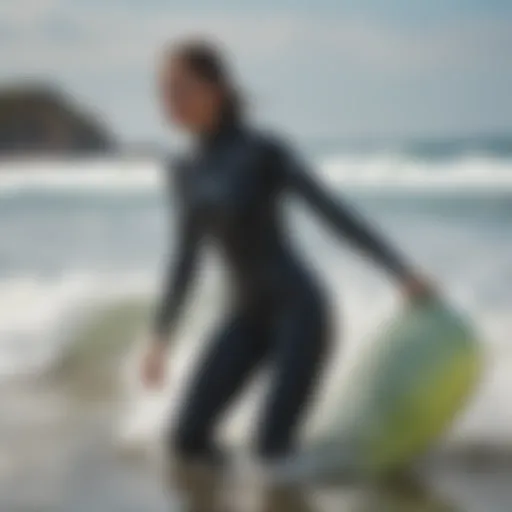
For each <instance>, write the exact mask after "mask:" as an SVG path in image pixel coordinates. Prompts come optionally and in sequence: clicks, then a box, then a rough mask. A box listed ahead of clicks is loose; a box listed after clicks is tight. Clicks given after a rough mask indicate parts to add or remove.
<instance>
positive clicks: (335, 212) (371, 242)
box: [278, 151, 411, 279]
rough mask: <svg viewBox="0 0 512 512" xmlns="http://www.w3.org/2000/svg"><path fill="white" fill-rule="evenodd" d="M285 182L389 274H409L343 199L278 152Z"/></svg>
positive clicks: (300, 166)
mask: <svg viewBox="0 0 512 512" xmlns="http://www.w3.org/2000/svg"><path fill="white" fill-rule="evenodd" d="M278 155H279V156H278V158H279V160H280V167H281V168H282V169H283V170H284V172H285V176H286V182H287V185H288V186H289V187H290V188H291V189H292V190H293V191H294V192H295V193H297V194H298V195H299V196H300V197H301V198H302V199H304V200H305V201H306V202H307V203H308V204H309V205H310V206H311V207H312V208H313V209H314V210H315V211H316V212H318V213H319V214H320V215H321V217H323V218H324V219H325V220H326V221H327V222H328V224H330V226H331V227H332V228H334V230H335V231H336V232H337V233H338V234H339V235H341V236H343V237H344V238H346V239H348V240H349V241H350V242H351V243H352V244H354V245H356V246H357V247H359V248H360V249H361V250H362V251H363V252H365V253H366V254H367V255H368V256H370V257H371V258H372V259H373V260H374V261H376V262H377V263H378V264H380V265H381V266H382V267H384V268H385V269H386V270H388V271H389V272H390V273H391V274H392V275H393V276H395V277H397V278H399V279H404V278H406V277H407V276H409V275H410V273H411V272H410V270H409V267H408V265H406V263H405V262H404V261H403V260H402V258H401V257H400V256H399V255H398V254H397V253H396V252H395V251H394V250H393V249H392V248H391V247H390V246H389V245H388V244H387V243H386V242H385V241H384V240H383V239H382V238H381V237H380V236H379V235H378V234H377V233H376V231H375V230H373V229H371V228H370V226H368V223H367V222H366V221H365V220H364V219H363V218H361V217H360V216H359V215H358V214H357V213H356V212H355V211H354V210H353V208H351V207H350V206H349V205H348V204H347V203H346V202H345V201H344V200H340V199H338V198H337V197H333V196H332V194H331V193H330V192H329V191H328V190H327V187H325V186H324V185H323V184H322V183H321V182H320V180H318V179H317V178H315V177H313V176H312V174H311V173H310V172H309V171H308V170H307V169H306V166H305V165H303V164H302V163H301V162H299V161H297V160H296V159H295V158H294V157H293V155H290V154H286V153H284V152H283V151H280V152H279V153H278Z"/></svg>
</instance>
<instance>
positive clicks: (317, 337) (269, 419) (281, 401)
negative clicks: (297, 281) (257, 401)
mask: <svg viewBox="0 0 512 512" xmlns="http://www.w3.org/2000/svg"><path fill="white" fill-rule="evenodd" d="M314 299H315V300H302V301H300V302H297V303H296V304H295V305H294V306H293V307H291V308H289V310H288V311H287V312H286V314H284V315H283V316H282V317H281V318H280V319H279V322H278V325H277V329H276V331H275V333H273V336H275V337H276V338H277V339H276V340H274V349H275V355H274V357H275V361H274V368H275V369H274V371H275V373H274V376H273V378H274V381H273V382H272V385H271V389H270V394H269V397H268V400H267V403H266V406H265V410H264V414H263V417H262V423H261V426H260V436H259V441H258V451H259V454H260V455H261V456H262V457H264V458H274V457H281V456H285V455H287V454H288V453H289V452H290V451H291V450H292V449H293V447H294V443H295V436H296V433H297V429H298V427H299V426H300V423H301V420H302V419H303V417H304V414H305V413H306V410H307V405H308V403H309V399H310V398H311V395H312V394H313V391H314V390H315V386H316V384H317V382H318V380H319V377H320V374H321V368H322V363H323V361H324V358H325V355H326V352H327V348H328V344H329V338H330V336H329V330H330V329H329V325H328V324H329V322H328V318H327V311H326V308H325V307H324V306H323V304H322V301H321V300H320V299H319V298H317V297H315V298H314Z"/></svg>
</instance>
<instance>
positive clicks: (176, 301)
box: [154, 197, 199, 343]
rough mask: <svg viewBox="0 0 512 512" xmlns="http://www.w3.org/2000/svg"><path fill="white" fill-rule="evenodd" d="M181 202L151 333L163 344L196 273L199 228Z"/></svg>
mask: <svg viewBox="0 0 512 512" xmlns="http://www.w3.org/2000/svg"><path fill="white" fill-rule="evenodd" d="M178 200H179V201H180V203H181V205H180V211H179V212H178V213H179V216H178V226H177V237H176V245H177V249H176V252H175V255H174V258H172V259H171V261H170V262H169V266H168V269H167V274H166V278H165V280H164V289H163V294H162V297H161V298H160V301H159V304H158V306H157V309H156V315H155V319H154V333H155V335H156V339H157V341H159V342H162V343H165V342H166V341H167V339H168V338H169V334H170V332H171V331H172V329H173V328H174V325H175V323H176V321H177V320H178V317H179V314H180V312H181V308H182V305H183V303H184V301H185V298H186V295H187V292H188V290H189V289H190V285H191V281H192V277H193V275H194V273H195V269H196V262H197V256H198V242H199V229H198V225H197V224H198V223H197V221H196V220H195V219H194V213H193V212H192V211H190V208H189V206H188V205H187V204H183V203H185V202H184V201H183V198H182V197H180V198H178Z"/></svg>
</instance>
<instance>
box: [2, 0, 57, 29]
mask: <svg viewBox="0 0 512 512" xmlns="http://www.w3.org/2000/svg"><path fill="white" fill-rule="evenodd" d="M64 1H65V0H3V1H2V2H0V19H1V20H2V22H3V23H4V24H5V25H8V26H10V27H13V28H14V27H18V28H23V27H30V26H32V25H34V24H36V23H37V22H38V21H40V20H41V19H42V18H44V17H45V16H48V15H50V14H51V13H53V12H56V11H57V9H58V7H59V6H61V5H63V4H64Z"/></svg>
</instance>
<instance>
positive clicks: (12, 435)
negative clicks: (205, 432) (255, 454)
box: [0, 387, 512, 512]
mask: <svg viewBox="0 0 512 512" xmlns="http://www.w3.org/2000/svg"><path fill="white" fill-rule="evenodd" d="M0 406H1V410H2V421H1V422H0V510H2V511H6V512H82V511H83V512H91V511H95V512H131V511H133V512H135V511H144V512H161V511H162V512H163V511H166V512H174V511H175V512H178V511H180V510H187V508H184V505H183V504H182V503H181V499H180V498H181V497H180V494H183V492H182V493H179V492H178V489H179V488H181V489H183V488H184V487H187V488H188V498H189V499H188V500H187V501H189V502H190V501H197V499H198V497H202V498H203V499H202V503H201V504H199V505H198V507H199V508H198V507H196V509H193V508H192V509H190V510H192V511H194V512H218V511H221V512H229V511H230V510H233V511H235V512H243V510H244V508H246V509H247V510H259V511H262V512H274V511H276V512H288V511H289V512H339V511H343V512H510V511H511V510H512V464H510V463H506V461H504V460H502V461H501V462H498V461H495V462H493V461H490V460H483V459H479V460H473V461H468V460H461V459H458V458H457V457H451V456H449V457H437V458H433V459H431V460H430V461H429V463H428V464H425V465H424V467H422V468H421V470H419V471H417V477H416V478H415V479H409V480H408V481H407V482H406V481H402V482H400V483H394V484H393V485H391V484H388V485H386V486H381V487H380V488H376V487H373V488H371V487H368V486H344V485H342V484H340V483H338V484H336V485H334V484H331V485H328V486H315V487H311V488H308V487H301V488H300V489H293V488H291V489H273V490H269V489H268V488H265V487H263V486H258V485H256V484H254V485H253V483H251V482H250V481H245V483H244V484H243V485H242V484H241V483H240V481H239V480H237V479H235V476H236V475H233V476H231V477H229V478H219V475H214V477H215V478H213V479H212V480H211V481H210V482H208V481H207V483H205V479H204V478H203V479H201V478H199V479H197V478H196V479H195V480H194V478H188V480H187V481H186V485H184V484H183V480H181V482H180V479H179V478H174V479H173V480H172V481H170V480H169V478H168V477H166V478H164V474H163V472H162V471H161V468H160V467H159V464H156V463H155V462H154V461H153V462H151V460H150V458H148V457H142V456H133V457H127V456H126V454H122V453H121V452H120V451H119V450H118V448H117V447H116V446H115V444H114V443H113V439H114V438H113V435H112V433H113V426H114V424H115V423H114V422H115V420H116V414H115V411H116V407H115V402H112V403H108V402H102V403H89V404H84V403H80V404H77V403H76V402H75V401H73V400H72V399H70V397H67V396H65V395H62V394H60V393H54V392H52V391H50V390H44V389H34V388H33V387H31V388H24V389H21V388H20V389H16V390H13V389H9V390H6V389H2V390H0ZM205 497H206V498H205ZM217 498H218V499H217ZM251 503H252V506H253V508H252V509H250V508H249V505H251Z"/></svg>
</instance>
